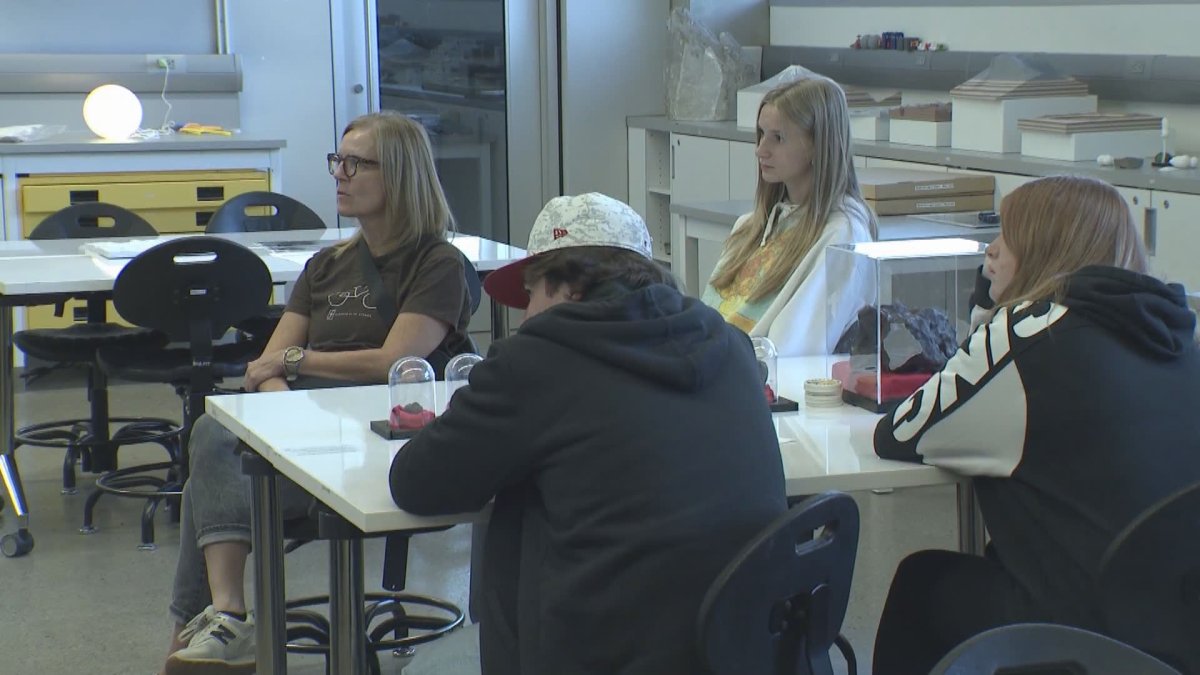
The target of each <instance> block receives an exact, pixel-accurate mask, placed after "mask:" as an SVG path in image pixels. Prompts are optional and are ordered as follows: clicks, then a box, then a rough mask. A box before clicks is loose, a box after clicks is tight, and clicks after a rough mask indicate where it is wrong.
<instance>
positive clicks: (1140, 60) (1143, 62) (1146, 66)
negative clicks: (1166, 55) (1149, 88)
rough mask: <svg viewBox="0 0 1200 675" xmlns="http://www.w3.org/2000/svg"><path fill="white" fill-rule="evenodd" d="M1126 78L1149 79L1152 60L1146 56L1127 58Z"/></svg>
mask: <svg viewBox="0 0 1200 675" xmlns="http://www.w3.org/2000/svg"><path fill="white" fill-rule="evenodd" d="M1125 77H1127V78H1132V79H1147V78H1149V77H1150V59H1149V58H1148V57H1145V56H1127V57H1125Z"/></svg>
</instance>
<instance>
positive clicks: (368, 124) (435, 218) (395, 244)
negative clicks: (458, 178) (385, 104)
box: [337, 110, 454, 255]
mask: <svg viewBox="0 0 1200 675" xmlns="http://www.w3.org/2000/svg"><path fill="white" fill-rule="evenodd" d="M355 129H365V130H367V131H370V132H371V134H372V136H373V137H374V139H375V150H376V152H377V153H378V154H379V170H380V172H381V174H382V178H383V191H384V215H385V217H386V218H387V221H388V222H389V223H392V225H393V228H392V236H391V237H390V238H389V241H388V246H387V248H388V249H389V250H391V249H395V248H400V247H401V246H410V245H413V244H416V243H418V242H420V241H421V240H422V239H426V238H434V239H441V240H445V239H446V237H447V233H448V232H450V231H453V230H454V216H453V215H452V214H451V213H450V205H449V204H448V203H447V202H446V195H445V193H444V192H442V184H441V183H440V182H439V181H438V176H437V169H436V168H435V166H434V163H433V149H432V147H431V146H430V143H429V135H428V134H426V133H425V128H424V127H422V126H421V125H420V124H418V123H417V122H415V121H413V120H412V119H411V118H409V117H408V116H406V115H404V114H402V113H399V112H396V111H394V110H381V111H379V112H375V113H370V114H367V115H362V116H360V117H356V118H355V119H353V120H351V122H350V123H349V124H347V125H346V129H345V131H343V132H342V136H345V135H346V134H348V133H350V132H351V131H354V130H355ZM361 238H362V232H361V231H359V232H357V233H355V234H354V236H353V237H351V238H349V239H347V240H346V241H344V242H342V243H341V244H339V245H338V246H337V254H339V255H340V254H341V252H342V251H345V250H348V249H350V248H351V247H353V246H355V245H357V244H358V241H359V239H361Z"/></svg>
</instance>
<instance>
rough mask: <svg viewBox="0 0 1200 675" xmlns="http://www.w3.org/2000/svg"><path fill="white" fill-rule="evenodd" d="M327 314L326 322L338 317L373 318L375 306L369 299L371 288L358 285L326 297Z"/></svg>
mask: <svg viewBox="0 0 1200 675" xmlns="http://www.w3.org/2000/svg"><path fill="white" fill-rule="evenodd" d="M328 300H329V312H328V313H327V314H326V315H325V318H326V320H329V321H332V320H334V319H336V318H339V317H347V316H357V317H366V318H373V317H374V316H375V304H374V300H373V299H372V298H371V287H370V286H367V285H366V284H359V285H358V286H355V287H354V288H352V289H351V290H348V291H338V292H336V293H330V294H329V295H328Z"/></svg>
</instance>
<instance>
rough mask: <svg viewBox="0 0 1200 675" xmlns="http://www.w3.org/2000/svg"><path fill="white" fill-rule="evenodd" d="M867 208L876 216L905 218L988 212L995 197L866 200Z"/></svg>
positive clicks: (965, 196) (960, 196)
mask: <svg viewBox="0 0 1200 675" xmlns="http://www.w3.org/2000/svg"><path fill="white" fill-rule="evenodd" d="M866 202H867V206H869V207H871V209H872V210H873V211H875V215H877V216H905V215H912V214H919V213H953V212H955V211H990V210H992V207H993V206H994V204H995V197H994V196H992V195H990V194H986V195H942V196H929V197H917V198H915V199H878V200H877V199H868V200H866Z"/></svg>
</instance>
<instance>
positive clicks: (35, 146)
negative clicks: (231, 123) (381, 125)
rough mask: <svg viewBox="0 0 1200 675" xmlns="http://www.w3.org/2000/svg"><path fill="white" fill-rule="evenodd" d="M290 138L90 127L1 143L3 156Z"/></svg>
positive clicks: (237, 146)
mask: <svg viewBox="0 0 1200 675" xmlns="http://www.w3.org/2000/svg"><path fill="white" fill-rule="evenodd" d="M284 147H287V141H284V140H278V139H256V138H245V137H243V136H241V135H240V134H234V135H232V136H220V135H212V134H205V135H200V136H196V135H193V134H178V133H176V134H171V135H168V136H161V137H159V138H155V139H145V140H142V139H128V140H123V141H108V140H105V139H103V138H99V137H97V136H96V135H95V134H93V133H90V132H87V131H68V132H64V133H61V134H57V135H55V136H51V137H50V138H47V139H44V140H40V141H28V142H24V143H0V156H4V155H46V154H68V153H81V152H86V153H112V152H180V151H186V152H197V151H200V152H203V151H228V150H278V149H281V148H284Z"/></svg>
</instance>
